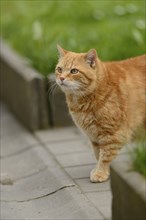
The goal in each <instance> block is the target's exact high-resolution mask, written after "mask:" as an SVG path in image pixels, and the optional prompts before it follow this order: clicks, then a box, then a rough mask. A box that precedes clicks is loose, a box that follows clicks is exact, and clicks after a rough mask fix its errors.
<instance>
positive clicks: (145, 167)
mask: <svg viewBox="0 0 146 220" xmlns="http://www.w3.org/2000/svg"><path fill="white" fill-rule="evenodd" d="M132 157H133V169H134V170H135V171H137V172H139V173H141V174H142V175H144V176H145V178H146V142H141V144H140V145H139V146H138V147H137V148H135V149H134V151H133V152H132Z"/></svg>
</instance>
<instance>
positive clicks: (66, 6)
mask: <svg viewBox="0 0 146 220" xmlns="http://www.w3.org/2000/svg"><path fill="white" fill-rule="evenodd" d="M144 35H145V1H143V0H140V1H138V0H137V1H134V0H123V1H120V0H114V1H113V0H104V1H103V0H88V1H85V0H66V1H65V0H58V1H57V0H56V1H55V0H32V1H29V0H19V1H17V0H12V1H9V0H1V36H2V37H3V38H4V39H5V40H7V41H8V42H9V43H10V44H11V46H12V47H14V48H15V49H16V50H17V51H19V52H20V53H21V54H22V55H24V56H25V57H27V58H28V60H29V61H30V63H31V65H32V66H33V67H34V68H36V69H37V70H38V71H40V72H41V73H42V74H44V75H47V74H48V73H51V72H53V71H54V67H55V65H56V63H57V59H58V54H57V50H56V44H60V45H61V46H62V47H63V48H65V49H67V50H72V51H76V52H85V51H88V50H89V49H90V48H96V49H97V53H98V55H99V57H100V58H101V59H102V60H119V59H124V58H128V57H132V56H136V55H140V54H143V53H145V36H144Z"/></svg>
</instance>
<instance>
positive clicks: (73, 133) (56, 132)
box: [35, 127, 82, 143]
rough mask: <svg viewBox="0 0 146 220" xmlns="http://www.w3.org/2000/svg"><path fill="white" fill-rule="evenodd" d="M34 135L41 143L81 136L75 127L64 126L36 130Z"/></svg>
mask: <svg viewBox="0 0 146 220" xmlns="http://www.w3.org/2000/svg"><path fill="white" fill-rule="evenodd" d="M35 135H36V137H37V138H38V139H39V140H40V141H42V142H43V143H46V142H48V143H51V142H54V141H56V142H58V141H66V140H70V139H78V138H79V137H80V138H81V137H82V136H81V134H80V132H79V131H78V130H77V129H76V128H75V127H66V128H57V129H51V130H50V129H48V130H45V131H36V132H35Z"/></svg>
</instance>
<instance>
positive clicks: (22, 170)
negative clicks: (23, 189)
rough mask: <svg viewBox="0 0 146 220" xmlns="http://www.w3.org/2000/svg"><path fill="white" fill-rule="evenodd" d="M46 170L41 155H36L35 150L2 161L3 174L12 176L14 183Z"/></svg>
mask: <svg viewBox="0 0 146 220" xmlns="http://www.w3.org/2000/svg"><path fill="white" fill-rule="evenodd" d="M32 158H33V159H32ZM45 168H46V165H45V164H44V163H43V161H42V160H41V158H40V157H39V155H38V154H36V151H35V149H31V148H30V149H29V150H27V151H25V152H22V153H20V154H17V155H14V156H11V157H7V158H4V159H2V160H1V172H2V173H8V174H10V175H11V176H12V179H13V181H16V180H19V179H22V178H26V177H28V176H31V175H33V174H35V173H38V172H39V171H41V170H44V169H45Z"/></svg>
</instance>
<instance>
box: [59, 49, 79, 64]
mask: <svg viewBox="0 0 146 220" xmlns="http://www.w3.org/2000/svg"><path fill="white" fill-rule="evenodd" d="M82 60H83V54H81V53H74V52H68V53H67V54H66V55H65V56H64V57H62V58H61V59H60V60H59V64H60V65H62V66H66V67H69V66H72V65H78V64H79V63H80V62H81V61H82Z"/></svg>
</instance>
